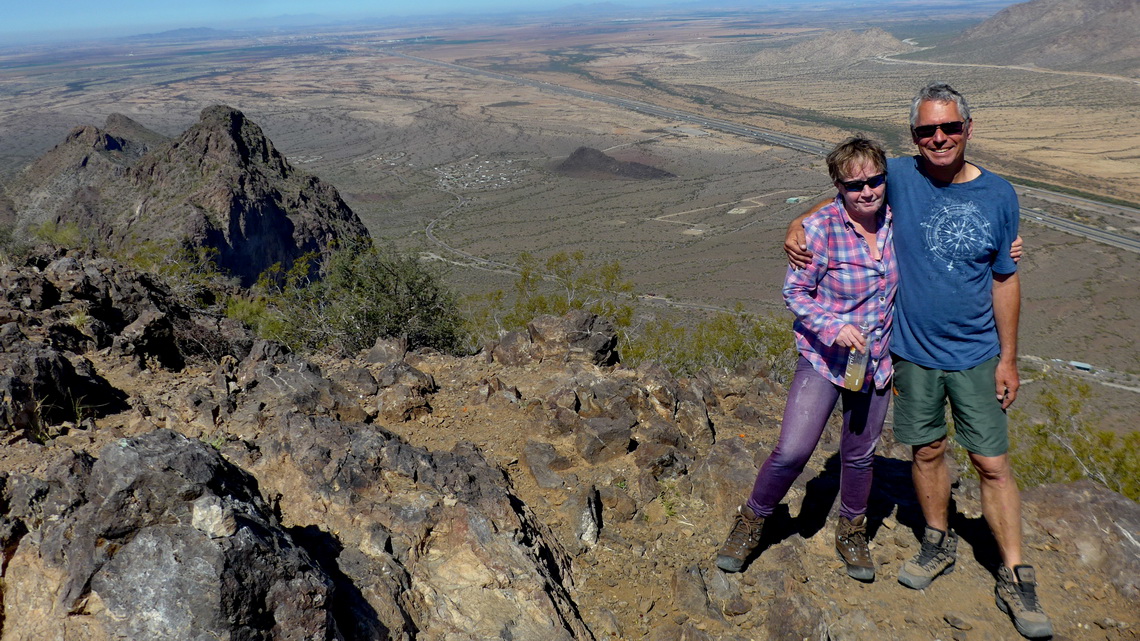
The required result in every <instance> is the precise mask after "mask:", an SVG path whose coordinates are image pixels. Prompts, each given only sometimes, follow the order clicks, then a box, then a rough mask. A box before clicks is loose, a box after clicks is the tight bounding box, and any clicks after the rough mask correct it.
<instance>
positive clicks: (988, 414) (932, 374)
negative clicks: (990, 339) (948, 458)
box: [893, 356, 1009, 456]
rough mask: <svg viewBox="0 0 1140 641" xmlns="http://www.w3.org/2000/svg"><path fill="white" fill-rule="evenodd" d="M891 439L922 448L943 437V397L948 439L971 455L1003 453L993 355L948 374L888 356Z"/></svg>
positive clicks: (1004, 433)
mask: <svg viewBox="0 0 1140 641" xmlns="http://www.w3.org/2000/svg"><path fill="white" fill-rule="evenodd" d="M893 358H894V366H895V396H896V398H895V439H897V440H898V441H899V442H900V443H905V444H907V445H911V446H916V445H926V444H927V443H933V442H934V441H937V440H938V439H940V438H942V437H944V436H946V435H947V426H946V399H947V398H949V399H950V413H951V414H952V415H953V417H954V439H955V440H957V441H958V443H959V444H960V445H961V446H962V447H964V448H966V449H967V450H968V451H970V452H973V453H974V454H980V455H982V456H1000V455H1002V454H1005V453H1006V452H1007V451H1009V426H1008V423H1007V419H1006V415H1005V410H1003V409H1002V408H1001V402H1000V401H998V400H997V398H996V396H995V394H994V371H995V370H996V369H997V364H998V357H997V356H994V357H993V358H991V359H990V360H988V361H986V362H984V363H981V364H979V365H976V366H974V367H971V368H970V369H966V370H962V371H957V372H949V371H945V370H940V369H931V368H928V367H923V366H922V365H918V364H916V363H911V362H910V361H906V360H903V359H901V358H899V357H897V356H894V357H893Z"/></svg>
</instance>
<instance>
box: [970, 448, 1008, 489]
mask: <svg viewBox="0 0 1140 641" xmlns="http://www.w3.org/2000/svg"><path fill="white" fill-rule="evenodd" d="M970 462H971V463H973V464H974V469H975V470H977V471H978V477H979V478H980V479H981V481H982V483H987V484H994V485H1006V484H1009V483H1013V482H1014V478H1013V466H1012V465H1010V463H1009V454H1002V455H999V456H982V455H980V454H973V453H971V454H970Z"/></svg>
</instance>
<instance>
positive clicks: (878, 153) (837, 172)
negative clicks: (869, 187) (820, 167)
mask: <svg viewBox="0 0 1140 641" xmlns="http://www.w3.org/2000/svg"><path fill="white" fill-rule="evenodd" d="M867 161H870V162H871V164H873V165H874V166H875V169H876V170H878V172H879V173H880V174H885V173H886V172H887V154H886V152H885V151H883V147H882V146H881V145H879V143H877V142H875V141H874V140H871V139H869V138H864V137H863V136H852V137H850V138H848V139H847V140H844V141H843V142H841V143H839V144H838V145H837V146H836V147H835V149H832V150H831V153H829V154H827V174H828V175H829V176H831V179H832V180H835V181H839V180H843V175H844V173H845V172H847V170H849V169H851V168H852V167H857V166H858V165H861V164H863V163H864V162H867Z"/></svg>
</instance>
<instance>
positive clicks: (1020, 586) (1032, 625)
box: [994, 565, 1053, 639]
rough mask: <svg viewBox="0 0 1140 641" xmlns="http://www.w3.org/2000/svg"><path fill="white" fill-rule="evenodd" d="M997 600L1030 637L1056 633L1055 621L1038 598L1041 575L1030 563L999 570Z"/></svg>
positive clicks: (1018, 626)
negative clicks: (1046, 614) (1050, 618)
mask: <svg viewBox="0 0 1140 641" xmlns="http://www.w3.org/2000/svg"><path fill="white" fill-rule="evenodd" d="M994 600H995V601H997V606H998V608H999V609H1000V610H1001V611H1002V612H1005V613H1006V614H1008V615H1009V618H1011V619H1013V627H1015V628H1017V631H1018V632H1020V633H1021V636H1023V637H1026V638H1029V639H1038V638H1042V637H1051V636H1053V624H1052V623H1050V622H1049V617H1047V616H1045V612H1044V611H1043V610H1042V609H1041V604H1040V603H1038V602H1037V577H1036V575H1035V574H1034V572H1033V568H1032V567H1031V566H1028V565H1016V566H1014V567H1013V569H1012V570H1011V569H1009V568H1007V567H1005V566H1004V565H1003V566H1001V569H1000V570H998V580H997V586H996V587H994Z"/></svg>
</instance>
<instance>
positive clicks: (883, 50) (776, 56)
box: [749, 27, 915, 65]
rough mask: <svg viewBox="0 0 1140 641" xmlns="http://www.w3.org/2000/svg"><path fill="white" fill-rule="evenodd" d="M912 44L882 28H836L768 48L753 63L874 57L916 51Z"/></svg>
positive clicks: (827, 60) (754, 57) (830, 60)
mask: <svg viewBox="0 0 1140 641" xmlns="http://www.w3.org/2000/svg"><path fill="white" fill-rule="evenodd" d="M914 49H915V47H914V46H913V45H909V44H907V43H905V42H903V41H901V40H899V39H898V38H895V37H894V36H892V35H891V34H889V33H887V32H886V31H883V30H882V29H879V28H878V27H875V28H872V29H867V30H866V31H851V30H845V31H836V32H833V33H827V34H824V35H822V36H818V37H815V38H811V39H809V40H804V41H802V42H799V43H796V44H794V45H792V46H790V47H782V48H779V49H765V50H763V51H761V52H760V53H758V54H756V55H755V56H753V57H752V58H751V60H750V61H749V63H750V64H759V65H773V64H805V63H807V64H810V63H821V62H828V63H833V62H835V61H836V60H847V61H851V62H855V61H857V60H864V59H866V58H872V57H874V56H879V55H884V54H894V53H906V52H909V51H913V50H914Z"/></svg>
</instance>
